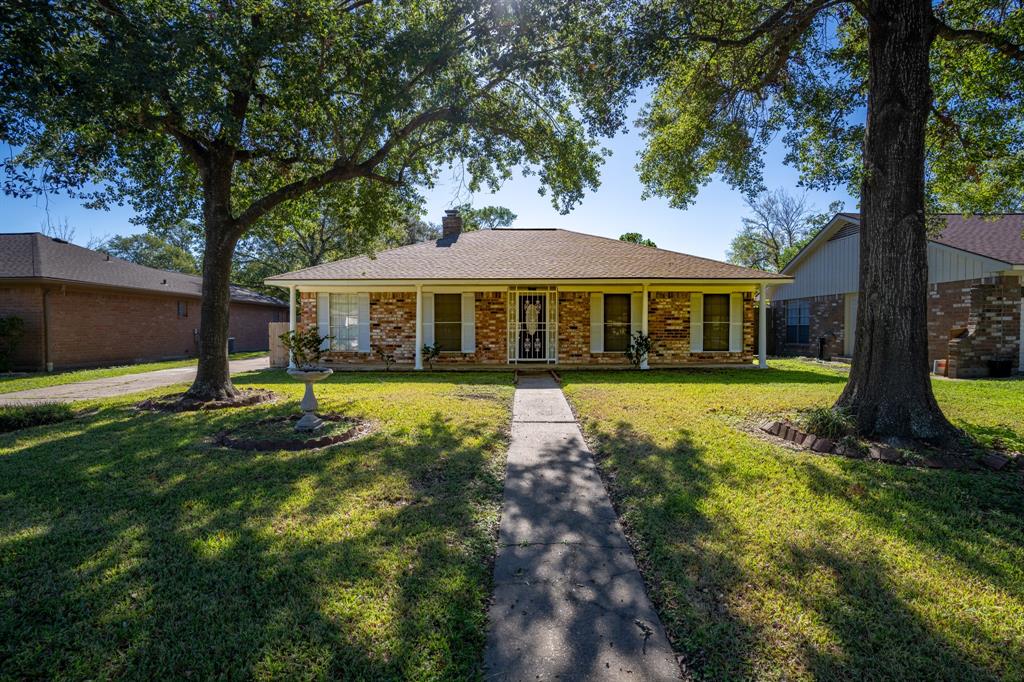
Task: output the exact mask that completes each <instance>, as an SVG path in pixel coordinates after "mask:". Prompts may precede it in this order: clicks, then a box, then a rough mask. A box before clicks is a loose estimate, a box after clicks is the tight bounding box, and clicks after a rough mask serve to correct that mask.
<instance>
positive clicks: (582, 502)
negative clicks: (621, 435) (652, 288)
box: [484, 376, 682, 682]
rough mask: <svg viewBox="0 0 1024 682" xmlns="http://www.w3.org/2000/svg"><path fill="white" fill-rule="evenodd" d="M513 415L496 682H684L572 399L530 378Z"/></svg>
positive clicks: (489, 661) (495, 622)
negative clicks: (623, 681)
mask: <svg viewBox="0 0 1024 682" xmlns="http://www.w3.org/2000/svg"><path fill="white" fill-rule="evenodd" d="M513 409H514V412H513V423H512V444H511V447H510V449H509V455H508V464H507V473H506V478H505V492H504V502H503V506H502V515H501V527H500V530H499V548H498V555H497V559H496V561H495V566H494V581H495V590H494V596H493V599H492V602H491V606H490V609H489V612H488V616H489V625H488V639H487V651H486V654H485V659H484V662H485V666H486V674H487V679H488V680H509V681H516V680H531V681H534V682H536V681H537V680H556V679H557V680H620V679H631V680H675V679H681V677H682V676H681V673H680V668H679V665H678V663H677V662H676V658H675V655H674V653H673V652H672V648H671V646H670V645H669V643H668V639H667V637H666V636H665V630H664V627H663V626H662V624H661V621H660V620H659V618H658V615H657V613H656V612H655V611H654V608H653V606H652V605H651V602H650V599H648V597H647V593H646V591H645V588H644V583H643V579H642V578H641V576H640V572H639V570H638V569H637V566H636V562H635V561H634V559H633V555H632V552H631V551H630V549H629V545H628V543H627V542H626V538H625V535H624V534H623V532H622V528H621V526H620V525H619V521H618V518H617V516H616V514H615V510H614V508H613V507H612V504H611V501H610V499H609V498H608V494H607V492H606V491H605V489H604V485H603V483H602V482H601V478H600V476H599V475H598V473H597V468H596V466H595V464H594V460H593V456H592V455H591V453H590V451H589V449H588V448H587V446H586V443H585V442H584V440H583V435H582V433H581V432H580V429H579V426H578V425H577V424H576V421H575V418H574V417H573V414H572V410H571V409H570V408H569V405H568V403H567V402H566V400H565V396H564V395H563V394H562V391H561V389H559V387H558V385H557V384H556V383H555V381H554V379H553V378H551V377H550V376H523V377H522V378H521V379H520V382H519V385H518V387H517V389H516V393H515V403H514V408H513Z"/></svg>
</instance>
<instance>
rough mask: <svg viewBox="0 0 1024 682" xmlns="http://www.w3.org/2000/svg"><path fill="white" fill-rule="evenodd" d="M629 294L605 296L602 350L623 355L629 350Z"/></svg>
mask: <svg viewBox="0 0 1024 682" xmlns="http://www.w3.org/2000/svg"><path fill="white" fill-rule="evenodd" d="M629 314H630V305H629V294H605V297H604V350H605V352H606V353H624V352H625V351H626V349H627V348H629V325H630V319H629Z"/></svg>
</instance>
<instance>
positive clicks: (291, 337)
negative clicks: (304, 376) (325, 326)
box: [279, 327, 331, 369]
mask: <svg viewBox="0 0 1024 682" xmlns="http://www.w3.org/2000/svg"><path fill="white" fill-rule="evenodd" d="M279 338H280V339H281V343H282V344H284V347H285V348H287V349H288V352H289V353H291V355H292V358H293V359H294V360H295V366H296V367H298V368H299V369H315V368H316V367H318V366H319V365H320V358H322V357H323V356H324V353H326V352H327V351H325V350H324V349H323V348H322V346H323V343H324V341H326V340H327V339H329V338H331V337H329V336H320V332H319V331H317V329H316V328H315V327H310V328H309V329H307V330H306V331H304V332H299V331H291V330H289V331H286V332H285V333H284V334H281V336H280V337H279Z"/></svg>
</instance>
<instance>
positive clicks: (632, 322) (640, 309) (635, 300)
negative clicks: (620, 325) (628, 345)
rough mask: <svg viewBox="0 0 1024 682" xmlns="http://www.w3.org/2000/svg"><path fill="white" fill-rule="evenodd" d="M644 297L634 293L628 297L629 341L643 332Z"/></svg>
mask: <svg viewBox="0 0 1024 682" xmlns="http://www.w3.org/2000/svg"><path fill="white" fill-rule="evenodd" d="M643 317H644V295H643V294H642V293H639V292H638V293H635V294H632V295H631V296H630V297H629V336H630V339H634V338H636V335H637V334H639V333H640V332H642V331H643V330H644V320H643Z"/></svg>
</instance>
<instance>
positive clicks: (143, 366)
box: [0, 351, 267, 394]
mask: <svg viewBox="0 0 1024 682" xmlns="http://www.w3.org/2000/svg"><path fill="white" fill-rule="evenodd" d="M266 354H267V353H266V351H256V352H251V353H232V354H231V359H232V360H245V359H248V358H258V357H262V356H264V355H266ZM196 362H197V360H196V359H195V358H186V359H184V360H165V361H163V362H145V363H140V364H137V365H119V366H117V367H98V368H94V369H76V370H70V371H67V372H33V373H31V374H9V375H0V394H3V393H13V392H15V391H27V390H29V389H31V388H45V387H47V386H62V385H64V384H74V383H77V382H79V381H89V380H91V379H107V378H110V377H119V376H123V375H125V374H138V373H140V372H155V371H156V370H160V369H174V368H175V367H190V366H193V365H195V364H196Z"/></svg>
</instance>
